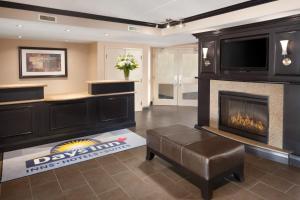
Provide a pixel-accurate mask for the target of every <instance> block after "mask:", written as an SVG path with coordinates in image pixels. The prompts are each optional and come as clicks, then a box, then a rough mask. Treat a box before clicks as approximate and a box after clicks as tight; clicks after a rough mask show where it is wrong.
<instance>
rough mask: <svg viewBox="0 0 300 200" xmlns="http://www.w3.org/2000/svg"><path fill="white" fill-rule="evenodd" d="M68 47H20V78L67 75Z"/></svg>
mask: <svg viewBox="0 0 300 200" xmlns="http://www.w3.org/2000/svg"><path fill="white" fill-rule="evenodd" d="M67 76H68V63H67V49H66V48H47V47H19V78H20V79H23V78H46V77H48V78H51V77H67Z"/></svg>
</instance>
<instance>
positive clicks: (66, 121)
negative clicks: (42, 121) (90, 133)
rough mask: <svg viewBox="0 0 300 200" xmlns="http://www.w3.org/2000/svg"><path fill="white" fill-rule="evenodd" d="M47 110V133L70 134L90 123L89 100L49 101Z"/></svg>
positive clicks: (83, 128)
mask: <svg viewBox="0 0 300 200" xmlns="http://www.w3.org/2000/svg"><path fill="white" fill-rule="evenodd" d="M47 110H48V114H47V117H46V118H47V119H46V121H48V122H49V123H48V125H47V126H48V128H47V129H48V130H47V131H46V132H47V134H59V133H63V134H68V133H69V134H70V133H71V132H72V133H73V132H77V131H81V130H85V129H86V128H87V127H88V125H89V112H88V101H87V100H80V101H67V102H59V103H49V104H48V109H47Z"/></svg>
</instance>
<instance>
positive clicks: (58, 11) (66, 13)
mask: <svg viewBox="0 0 300 200" xmlns="http://www.w3.org/2000/svg"><path fill="white" fill-rule="evenodd" d="M99 3H100V2H99ZM0 7H4V8H13V9H19V10H28V11H35V12H43V13H50V14H55V15H64V16H70V17H80V18H85V19H93V20H100V21H108V22H116V23H122V24H132V25H139V26H149V27H156V24H155V23H151V22H144V21H137V20H130V19H122V18H117V17H109V16H104V15H96V14H90V13H83V12H76V11H70V10H62V9H55V8H47V7H42V6H34V5H28V4H22V3H15V2H9V1H0Z"/></svg>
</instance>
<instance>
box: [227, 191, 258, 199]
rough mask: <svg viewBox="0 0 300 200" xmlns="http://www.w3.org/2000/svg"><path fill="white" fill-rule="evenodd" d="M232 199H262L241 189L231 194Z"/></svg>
mask: <svg viewBox="0 0 300 200" xmlns="http://www.w3.org/2000/svg"><path fill="white" fill-rule="evenodd" d="M232 200H263V198H261V197H259V196H258V195H257V194H255V193H253V192H250V191H247V190H244V189H242V190H239V191H238V192H237V193H235V194H234V195H232Z"/></svg>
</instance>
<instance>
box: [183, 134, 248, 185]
mask: <svg viewBox="0 0 300 200" xmlns="http://www.w3.org/2000/svg"><path fill="white" fill-rule="evenodd" d="M244 151H245V150H244V146H243V145H241V144H240V143H237V142H235V141H232V140H229V139H226V138H223V137H212V138H209V139H207V140H204V141H200V142H196V143H193V144H190V145H187V146H185V147H184V148H183V149H182V163H181V164H182V165H183V166H184V167H186V168H188V169H189V170H191V171H193V172H194V173H196V174H198V175H199V176H201V177H203V178H205V179H206V180H209V179H211V178H212V177H215V176H217V175H220V174H222V173H223V172H225V171H227V170H229V169H231V168H233V167H235V166H237V165H239V164H240V163H243V159H244Z"/></svg>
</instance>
